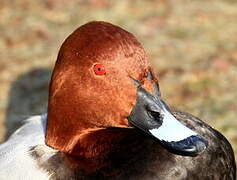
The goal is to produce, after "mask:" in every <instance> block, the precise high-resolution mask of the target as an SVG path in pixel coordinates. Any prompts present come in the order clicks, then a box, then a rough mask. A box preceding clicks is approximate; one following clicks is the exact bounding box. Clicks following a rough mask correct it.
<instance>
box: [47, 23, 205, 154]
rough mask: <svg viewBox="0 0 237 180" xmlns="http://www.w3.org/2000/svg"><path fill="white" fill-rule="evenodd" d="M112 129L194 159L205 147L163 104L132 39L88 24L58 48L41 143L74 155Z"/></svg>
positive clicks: (120, 31)
mask: <svg viewBox="0 0 237 180" xmlns="http://www.w3.org/2000/svg"><path fill="white" fill-rule="evenodd" d="M111 127H116V128H126V129H133V128H134V127H135V128H138V129H140V130H142V131H144V132H145V133H147V134H149V135H150V136H152V137H154V138H155V139H157V140H158V141H159V142H160V143H161V144H162V145H163V146H164V147H165V148H167V149H168V150H170V151H171V152H174V153H177V154H181V155H191V156H192V155H197V154H199V153H201V152H202V151H203V150H204V149H205V148H206V147H207V141H206V140H205V139H203V138H202V137H200V136H199V135H198V134H197V133H195V132H194V131H192V130H191V129H189V128H187V127H186V126H184V125H182V124H181V123H180V122H179V121H178V120H177V119H176V118H175V117H174V116H173V115H172V113H171V111H170V110H169V108H168V106H167V105H166V104H165V103H164V102H163V101H162V99H161V96H160V91H159V86H158V81H157V78H156V76H155V75H154V73H153V72H152V69H151V67H150V64H149V62H148V58H147V56H146V53H145V51H144V49H143V47H142V46H141V44H140V43H139V42H138V41H137V40H136V38H135V37H134V36H133V35H132V34H130V33H129V32H127V31H125V30H123V29H121V28H119V27H117V26H114V25H112V24H109V23H106V22H90V23H87V24H85V25H83V26H81V27H79V28H78V29H76V30H75V31H74V32H73V33H72V34H71V35H70V36H69V37H68V38H67V39H66V40H65V41H64V43H63V45H62V46H61V48H60V51H59V54H58V58H57V61H56V64H55V68H54V71H53V74H52V79H51V83H50V90H49V104H48V117H47V125H46V140H45V141H46V144H47V145H49V146H51V147H53V148H55V149H58V150H60V151H61V152H64V153H68V154H72V155H75V154H76V153H75V152H78V151H75V149H76V148H78V147H79V146H80V147H82V146H83V145H82V144H84V146H87V145H88V146H89V144H90V142H88V141H87V142H85V140H83V139H85V137H86V136H87V135H88V134H90V133H91V132H96V131H99V130H103V129H108V128H111ZM108 139H109V138H108ZM98 143H99V142H98ZM78 145H79V146H78Z"/></svg>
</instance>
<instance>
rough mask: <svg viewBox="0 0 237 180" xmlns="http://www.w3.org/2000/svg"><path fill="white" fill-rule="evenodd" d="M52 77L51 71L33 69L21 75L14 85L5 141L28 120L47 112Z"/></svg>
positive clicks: (6, 121) (10, 94) (9, 105)
mask: <svg viewBox="0 0 237 180" xmlns="http://www.w3.org/2000/svg"><path fill="white" fill-rule="evenodd" d="M50 75H51V70H50V69H44V68H39V69H33V70H31V71H30V72H27V73H25V74H22V75H20V76H19V77H18V78H17V79H16V80H15V81H14V82H13V83H12V86H11V89H10V92H9V100H8V107H7V114H6V119H5V127H6V134H5V139H7V138H8V137H9V136H10V135H11V134H12V133H13V132H14V131H15V130H16V129H17V128H19V126H20V125H22V123H23V122H24V120H25V119H26V118H28V117H30V116H32V115H39V114H42V113H46V112H47V99H48V85H49V81H50Z"/></svg>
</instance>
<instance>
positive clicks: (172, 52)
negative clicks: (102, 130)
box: [0, 0, 237, 153]
mask: <svg viewBox="0 0 237 180" xmlns="http://www.w3.org/2000/svg"><path fill="white" fill-rule="evenodd" d="M0 15H1V17H0V33H1V35H0V87H1V88H0V141H3V139H4V137H5V136H6V134H9V133H11V132H12V131H13V129H15V127H17V126H18V125H19V122H20V120H22V119H24V118H26V117H28V116H30V115H33V114H39V113H42V112H45V111H46V105H47V87H48V85H47V84H48V81H49V77H50V73H51V69H52V66H53V64H54V62H55V59H56V56H57V51H58V48H59V46H60V44H61V43H62V41H63V39H64V38H66V37H67V36H68V35H69V33H70V32H72V31H73V30H74V29H75V28H76V27H78V26H79V25H82V24H83V23H86V22H88V21H91V20H104V21H109V22H111V23H114V24H117V25H120V26H122V27H123V28H125V29H127V30H128V31H130V32H132V33H134V34H135V35H136V36H137V37H138V39H140V41H141V42H142V43H143V45H144V46H145V48H146V50H147V52H148V55H149V57H150V60H151V62H152V64H153V67H154V69H155V70H156V71H157V73H158V77H159V79H160V86H161V91H162V94H163V97H164V99H165V100H166V101H167V102H168V104H170V105H171V106H172V107H175V109H178V110H185V111H187V112H190V113H192V114H194V115H196V116H198V117H200V118H201V119H203V120H205V121H206V122H208V123H209V124H211V125H212V126H213V127H215V128H216V129H218V130H219V131H221V132H222V133H223V134H224V135H225V136H226V137H227V138H228V139H229V141H230V142H231V144H232V145H233V147H234V149H235V152H236V153H237V118H236V117H237V112H236V111H237V102H236V100H237V90H236V89H237V23H236V22H237V21H236V20H237V1H236V0H210V1H205V0H192V1H190V0H179V1H177V0H146V1H145V0H144V1H142V0H113V1H112V0H110V1H109V0H77V1H72V0H71V1H69V0H68V1H67V0H41V1H40V0H38V1H37V0H35V1H33V0H32V1H30V0H12V1H9V0H1V1H0Z"/></svg>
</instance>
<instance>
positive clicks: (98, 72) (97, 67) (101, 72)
mask: <svg viewBox="0 0 237 180" xmlns="http://www.w3.org/2000/svg"><path fill="white" fill-rule="evenodd" d="M93 69H94V72H95V74H96V75H105V74H106V71H105V68H104V66H103V65H101V64H95V65H94V67H93Z"/></svg>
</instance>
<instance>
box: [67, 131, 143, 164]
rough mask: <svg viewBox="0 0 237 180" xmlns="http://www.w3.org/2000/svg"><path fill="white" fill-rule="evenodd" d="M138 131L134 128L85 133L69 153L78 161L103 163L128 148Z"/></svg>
mask: <svg viewBox="0 0 237 180" xmlns="http://www.w3.org/2000/svg"><path fill="white" fill-rule="evenodd" d="M137 133H138V131H137V130H136V129H132V128H115V127H110V128H101V129H96V130H89V131H85V132H83V133H82V134H80V135H79V136H78V139H77V141H76V142H75V144H74V145H73V147H72V148H71V151H70V152H69V154H70V155H72V156H75V157H77V159H85V160H90V159H92V160H93V161H94V160H98V161H103V160H104V159H106V157H108V156H109V155H111V154H112V153H114V152H116V151H118V150H119V149H123V148H128V146H130V144H131V142H130V143H128V141H131V140H130V139H134V142H135V139H136V138H135V136H136V135H137Z"/></svg>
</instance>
